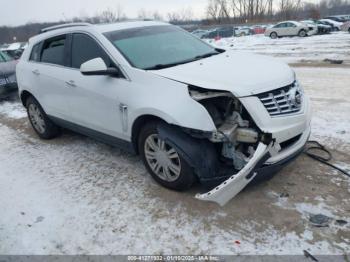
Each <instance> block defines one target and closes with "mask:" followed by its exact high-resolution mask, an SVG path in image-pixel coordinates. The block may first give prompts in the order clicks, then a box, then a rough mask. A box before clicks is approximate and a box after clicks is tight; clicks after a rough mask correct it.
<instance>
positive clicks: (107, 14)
mask: <svg viewBox="0 0 350 262" xmlns="http://www.w3.org/2000/svg"><path fill="white" fill-rule="evenodd" d="M341 14H350V0H321V1H320V2H319V3H310V2H307V1H305V0H208V4H207V8H206V14H205V18H203V19H202V20H201V21H196V23H200V24H203V25H208V24H228V23H239V24H243V23H248V24H252V23H263V22H275V21H281V20H301V19H308V18H314V19H318V18H321V17H325V16H328V15H341ZM127 19H128V17H127V15H126V14H125V12H124V10H123V7H122V6H121V5H117V6H116V7H115V9H114V10H111V9H108V10H105V11H103V12H101V13H99V14H97V15H95V16H93V17H75V18H72V19H69V20H61V21H57V22H55V23H27V24H25V25H22V26H17V27H9V26H2V27H0V44H1V43H12V42H25V41H28V39H29V38H30V37H32V36H33V35H36V34H38V33H39V32H40V30H41V29H42V28H45V27H49V26H53V25H57V24H62V23H67V22H88V23H92V24H100V23H112V22H118V21H123V20H127ZM138 19H153V20H164V21H169V22H170V23H173V24H178V25H181V24H191V23H193V22H194V20H195V18H194V13H193V11H192V9H191V8H182V9H179V10H177V11H172V12H168V13H166V14H162V13H160V12H158V11H157V10H147V9H144V8H143V9H140V10H139V12H138Z"/></svg>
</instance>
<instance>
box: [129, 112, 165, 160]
mask: <svg viewBox="0 0 350 262" xmlns="http://www.w3.org/2000/svg"><path fill="white" fill-rule="evenodd" d="M153 121H158V122H163V123H167V121H165V120H164V119H162V118H161V117H159V116H155V115H151V114H146V115H141V116H139V117H137V118H136V119H135V121H134V122H133V124H132V128H131V143H132V146H133V148H134V150H135V152H136V154H139V149H138V138H139V135H140V132H141V129H142V127H144V126H145V125H146V124H147V123H149V122H153Z"/></svg>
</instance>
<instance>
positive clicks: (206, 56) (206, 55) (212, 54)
mask: <svg viewBox="0 0 350 262" xmlns="http://www.w3.org/2000/svg"><path fill="white" fill-rule="evenodd" d="M218 54H220V53H219V52H215V53H214V52H212V53H208V54H204V55H198V56H196V57H195V58H194V60H199V59H203V58H208V57H211V56H214V55H218Z"/></svg>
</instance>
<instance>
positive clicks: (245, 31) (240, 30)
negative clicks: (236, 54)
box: [234, 27, 252, 36]
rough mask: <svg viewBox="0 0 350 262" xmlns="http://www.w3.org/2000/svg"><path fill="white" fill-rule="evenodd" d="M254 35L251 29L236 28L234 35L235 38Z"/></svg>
mask: <svg viewBox="0 0 350 262" xmlns="http://www.w3.org/2000/svg"><path fill="white" fill-rule="evenodd" d="M251 34H252V29H251V28H249V27H235V28H234V35H235V36H247V35H251Z"/></svg>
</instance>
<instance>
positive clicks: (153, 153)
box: [144, 134, 181, 182]
mask: <svg viewBox="0 0 350 262" xmlns="http://www.w3.org/2000/svg"><path fill="white" fill-rule="evenodd" d="M144 152H145V158H146V160H147V163H148V165H149V167H150V168H151V170H152V171H153V173H154V174H156V175H157V176H158V177H159V178H160V179H162V180H164V181H166V182H174V181H176V180H177V179H178V178H179V177H180V174H181V160H180V157H179V155H178V153H177V152H176V150H175V149H174V148H173V147H172V146H170V145H169V144H167V143H166V142H165V141H164V140H162V139H161V138H160V137H159V136H158V135H156V134H153V135H150V136H149V137H148V138H147V139H146V141H145V144H144Z"/></svg>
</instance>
